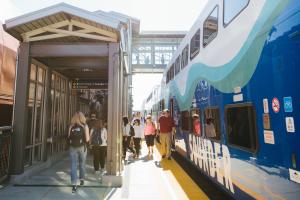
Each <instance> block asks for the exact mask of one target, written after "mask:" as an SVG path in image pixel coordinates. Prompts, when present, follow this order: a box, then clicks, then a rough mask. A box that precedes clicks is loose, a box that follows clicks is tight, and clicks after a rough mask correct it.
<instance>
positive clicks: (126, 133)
mask: <svg viewBox="0 0 300 200" xmlns="http://www.w3.org/2000/svg"><path fill="white" fill-rule="evenodd" d="M122 135H123V140H122V146H123V156H122V158H123V159H125V158H126V151H127V149H130V151H131V152H132V153H135V152H134V150H133V149H132V148H130V147H129V145H130V141H131V135H133V133H132V127H131V126H130V124H129V120H128V117H123V126H122Z"/></svg>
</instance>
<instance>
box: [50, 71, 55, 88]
mask: <svg viewBox="0 0 300 200" xmlns="http://www.w3.org/2000/svg"><path fill="white" fill-rule="evenodd" d="M54 84H55V75H54V74H51V87H52V88H54Z"/></svg>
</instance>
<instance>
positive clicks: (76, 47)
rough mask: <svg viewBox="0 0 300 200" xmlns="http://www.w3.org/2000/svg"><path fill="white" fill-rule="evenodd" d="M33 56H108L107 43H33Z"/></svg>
mask: <svg viewBox="0 0 300 200" xmlns="http://www.w3.org/2000/svg"><path fill="white" fill-rule="evenodd" d="M30 55H31V56H32V57H76V56H78V57H86V56H91V57H92V56H96V57H104V56H108V45H107V44H32V45H31V48H30Z"/></svg>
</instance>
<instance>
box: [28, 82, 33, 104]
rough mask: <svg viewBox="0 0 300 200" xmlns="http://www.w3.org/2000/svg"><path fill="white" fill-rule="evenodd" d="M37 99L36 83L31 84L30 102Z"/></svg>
mask: <svg viewBox="0 0 300 200" xmlns="http://www.w3.org/2000/svg"><path fill="white" fill-rule="evenodd" d="M34 98H35V83H30V85H29V99H28V100H29V102H31V103H32V102H33V101H34Z"/></svg>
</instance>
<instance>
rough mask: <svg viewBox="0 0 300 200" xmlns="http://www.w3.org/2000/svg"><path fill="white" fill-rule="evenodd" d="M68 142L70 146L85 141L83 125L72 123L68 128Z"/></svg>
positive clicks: (78, 145)
mask: <svg viewBox="0 0 300 200" xmlns="http://www.w3.org/2000/svg"><path fill="white" fill-rule="evenodd" d="M69 142H70V145H71V146H72V147H80V146H83V145H84V144H85V142H86V139H85V131H84V127H82V126H80V125H79V124H75V125H73V126H72V128H71V130H70V136H69Z"/></svg>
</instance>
